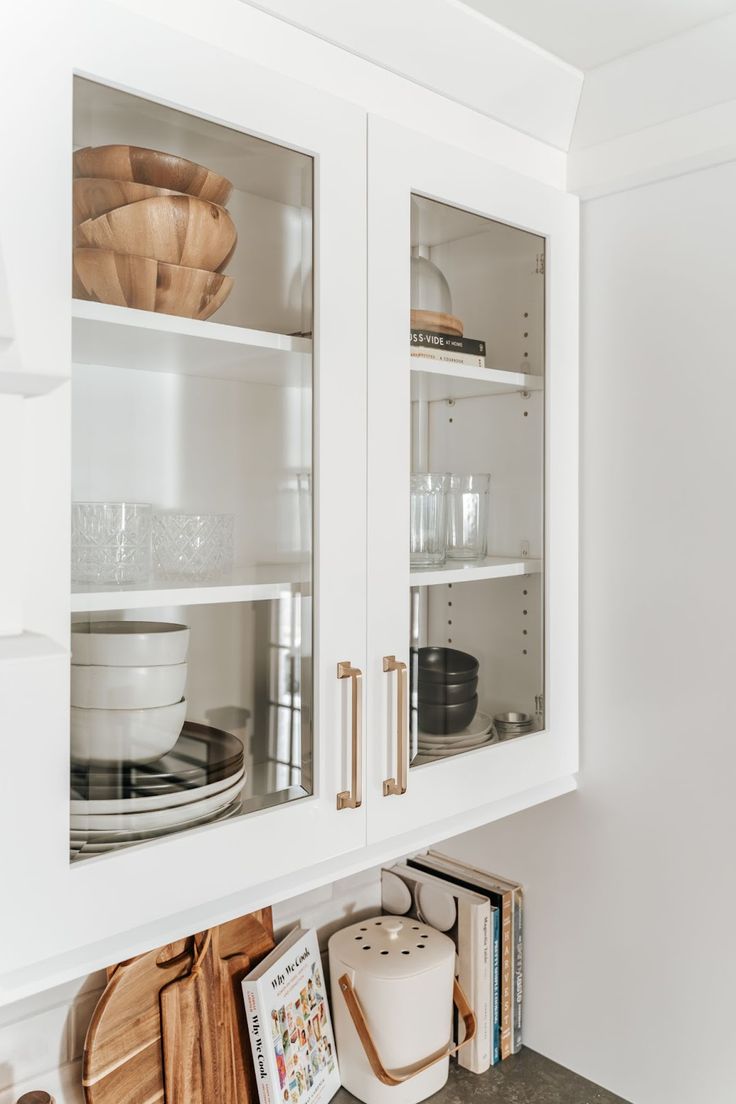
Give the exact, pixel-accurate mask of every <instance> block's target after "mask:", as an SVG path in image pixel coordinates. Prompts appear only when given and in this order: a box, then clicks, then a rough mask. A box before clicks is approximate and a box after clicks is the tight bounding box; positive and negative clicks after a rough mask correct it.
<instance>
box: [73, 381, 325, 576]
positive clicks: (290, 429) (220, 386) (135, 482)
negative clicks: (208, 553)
mask: <svg viewBox="0 0 736 1104" xmlns="http://www.w3.org/2000/svg"><path fill="white" fill-rule="evenodd" d="M72 442H73V446H72V493H73V498H74V499H75V500H77V501H131V502H150V503H152V505H153V506H154V507H155V508H158V509H162V510H182V511H186V512H193V513H232V514H234V515H235V566H236V568H237V567H239V566H244V565H248V564H257V563H280V562H293V561H296V560H299V559H302V558H303V557H304V552H305V549H306V548H307V541H308V534H307V533H306V532H304V531H303V530H304V529H305V519H306V518H307V517H308V509H305V508H304V503H303V502H301V500H300V495H301V494H302V493H303V490H300V488H303V480H302V479H301V478H300V477H301V476H302V475H303V473H306V472H308V471H309V470H310V458H311V401H310V392H309V391H307V390H302V389H300V388H284V387H269V386H266V385H261V384H251V383H242V382H239V381H230V380H212V379H203V378H201V377H196V376H180V375H173V374H167V373H162V372H138V371H130V370H127V369H123V368H109V367H103V366H98V365H82V364H77V365H74V370H73V384H72Z"/></svg>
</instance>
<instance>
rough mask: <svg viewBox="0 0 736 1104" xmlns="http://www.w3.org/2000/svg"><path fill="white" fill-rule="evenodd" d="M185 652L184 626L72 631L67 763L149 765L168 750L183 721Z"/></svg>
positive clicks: (105, 624) (144, 624)
mask: <svg viewBox="0 0 736 1104" xmlns="http://www.w3.org/2000/svg"><path fill="white" fill-rule="evenodd" d="M188 647H189V629H188V628H187V626H186V625H174V624H171V623H169V622H162V621H161V622H159V621H92V622H89V623H82V624H76V625H72V670H71V675H72V685H71V707H72V708H71V745H72V746H71V756H72V759H73V760H74V761H75V762H77V763H91V764H95V763H96V764H104V765H105V766H112V765H117V764H120V765H124V764H126V763H150V762H153V761H155V760H156V759H160V758H161V756H162V755H166V753H167V752H169V751H171V749H172V748H173V746H174V744H175V743H176V741H177V740H178V739H179V736H180V734H181V730H182V727H183V725H184V721H185V719H186V712H187V703H186V700H185V698H184V687H185V685H186V680H187V664H186V656H187V650H188Z"/></svg>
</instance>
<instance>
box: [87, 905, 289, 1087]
mask: <svg viewBox="0 0 736 1104" xmlns="http://www.w3.org/2000/svg"><path fill="white" fill-rule="evenodd" d="M203 939H204V933H201V934H200V935H198V936H195V937H194V938H193V939H189V940H180V941H178V942H177V943H172V944H169V945H168V946H166V947H160V948H157V949H156V950H153V951H150V952H148V953H147V954H144V955H140V956H138V957H137V958H133V959H130V960H128V961H127V962H124V963H119V964H118V965H117V966H114V967H110V969H109V970H108V977H109V978H110V980H109V982H108V985H107V988H106V989H105V992H104V993H103V995H102V997H101V999H100V1001H99V1003H98V1005H97V1008H96V1009H95V1013H94V1015H93V1017H92V1022H91V1024H90V1027H89V1031H88V1033H87V1039H86V1042H85V1048H84V1058H83V1065H82V1077H83V1085H84V1093H85V1100H86V1102H87V1104H163V1102H164V1100H166V1102H167V1104H171V1100H172V1099H173V1100H178V1101H180V1102H182V1101H186V1104H195V1102H196V1101H197V1100H199V1099H200V1098H201V1099H205V1100H207V1104H212V1102H213V1101H216V1102H217V1104H255V1102H257V1100H258V1090H257V1087H256V1084H255V1075H254V1073H253V1065H252V1061H251V1056H250V1040H249V1037H248V1030H247V1024H246V1021H245V1008H244V1005H243V998H242V992H241V989H240V982H241V981H242V978H243V977H244V976H245V974H246V973H248V971H249V970H250V969H251V968H252V967H253V966H254V965H256V963H257V962H259V961H260V960H261V959H262V958H263V957H264V955H266V954H267V953H268V952H269V951H270V950H271V949H272V948H273V946H274V939H273V919H272V916H271V910H270V909H263V910H260V911H259V912H256V913H252V914H250V915H248V916H241V917H238V918H237V919H235V920H232V921H230V922H228V923H227V924H223V925H221V926H220V927H219V928H215V929H213V934H212V942H211V945H210V952H211V953H209V954H208V956H207V961H206V963H205V961H203V963H202V972H203V977H202V979H201V982H200V983H198V984H197V985H196V986H190V987H188V990H187V989H184V990H182V992H181V994H179V995H177V998H176V1001H175V1002H174V1001H171V1006H170V1007H169V998H167V997H165V996H164V994H163V992H162V991H163V990H167V989H168V990H169V991H170V992H172V993H173V992H174V984H175V983H177V982H178V981H179V979H182V980H188V975H189V973H190V970H191V967H192V963H193V961H194V953H193V952H194V949H195V943H196V945H197V946H198V947H199V948H200V949H201V947H202V943H203ZM205 965H206V972H205ZM161 997H163V1000H162V999H161ZM163 1006H165V1011H164V1017H165V1020H166V1027H165V1028H163V1029H162V1022H161V1009H162V1007H163ZM162 1031H165V1032H167V1033H168V1035H167V1039H168V1042H167V1043H166V1046H165V1045H164V1040H163V1034H162ZM165 1054H167V1055H168V1058H167V1060H168V1063H169V1074H168V1081H166V1080H165V1076H164V1063H165ZM185 1059H186V1060H185ZM184 1074H188V1075H189V1076H188V1078H187V1077H186V1076H184ZM208 1093H209V1094H212V1093H215V1095H210V1096H209V1097H207V1095H206V1094H208ZM196 1094H205V1095H204V1096H201V1095H196Z"/></svg>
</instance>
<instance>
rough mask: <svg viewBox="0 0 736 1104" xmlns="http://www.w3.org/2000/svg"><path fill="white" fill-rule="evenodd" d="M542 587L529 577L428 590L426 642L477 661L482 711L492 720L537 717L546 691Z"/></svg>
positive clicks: (437, 587) (434, 587)
mask: <svg viewBox="0 0 736 1104" xmlns="http://www.w3.org/2000/svg"><path fill="white" fill-rule="evenodd" d="M542 585H543V584H542V576H541V575H524V576H519V577H516V578H509V579H490V580H486V581H480V582H474V583H461V584H459V585H455V586H451V587H448V586H433V587H428V588H427V590H428V592H429V597H428V608H427V642H428V643H429V644H432V645H440V646H442V645H448V644H450V642H451V646H452V647H453V648H459V649H460V650H461V651H463V652H468V653H469V654H470V655H473V656H475V657H476V659H477V660H478V661H479V664H480V667H479V679H478V707H479V709H481V710H482V711H483V712H484V713H489V714H490V715H491V716H493V714H495V713H504V712H507V711H509V710H516V711H520V712H524V713H529V714H531V715H534V712H535V707H536V702H535V698H536V696H537V695H538V694H542V693H543V692H544V663H543V657H542V645H543V612H542V611H543V601H542ZM448 603H451V604H448ZM525 611H526V612H525ZM450 622H451V624H450Z"/></svg>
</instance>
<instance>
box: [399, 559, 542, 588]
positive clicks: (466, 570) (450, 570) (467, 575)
mask: <svg viewBox="0 0 736 1104" xmlns="http://www.w3.org/2000/svg"><path fill="white" fill-rule="evenodd" d="M541 570H542V560H534V559H529V558H523V559H522V558H519V559H513V558H509V557H507V556H486V558H485V559H484V560H480V561H479V562H473V563H462V562H460V561H459V560H448V561H447V562H446V563H443V564H438V565H437V566H436V567H417V568H414V570H413V571H412V572H411V574H410V576H409V582H410V584H411V586H438V585H440V584H442V583H444V584H447V583H472V582H477V581H478V580H479V579H507V578H509V577H510V576H512V575H538V574H539V573H540V571H541Z"/></svg>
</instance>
